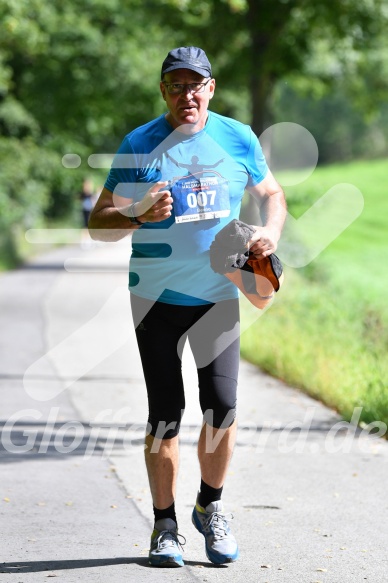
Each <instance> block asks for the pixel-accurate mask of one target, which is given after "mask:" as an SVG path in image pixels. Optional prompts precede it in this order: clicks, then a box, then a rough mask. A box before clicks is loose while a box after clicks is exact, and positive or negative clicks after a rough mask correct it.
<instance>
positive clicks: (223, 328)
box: [131, 294, 240, 439]
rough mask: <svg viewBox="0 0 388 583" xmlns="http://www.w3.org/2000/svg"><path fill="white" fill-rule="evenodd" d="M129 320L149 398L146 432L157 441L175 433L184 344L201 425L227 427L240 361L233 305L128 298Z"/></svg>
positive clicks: (181, 408) (182, 406)
mask: <svg viewBox="0 0 388 583" xmlns="http://www.w3.org/2000/svg"><path fill="white" fill-rule="evenodd" d="M131 305H132V316H133V320H134V324H135V329H136V337H137V342H138V346H139V351H140V357H141V361H142V365H143V371H144V378H145V382H146V386H147V394H148V407H149V416H148V431H149V432H150V433H151V435H153V436H155V437H158V438H160V439H171V438H172V437H175V436H176V435H178V433H179V428H180V423H181V419H182V415H183V412H184V409H185V393H184V387H183V379H182V352H183V347H184V344H185V342H186V340H187V339H188V340H189V343H190V348H191V350H192V352H193V356H194V359H195V363H196V367H197V372H198V385H199V402H200V406H201V410H202V413H203V415H204V421H205V422H206V423H208V424H209V425H210V426H212V427H216V428H226V427H230V426H231V425H232V423H233V421H234V419H235V416H236V392H237V376H238V367H239V361H240V327H239V326H240V325H239V303H238V300H224V301H222V302H218V303H216V304H206V305H201V306H180V305H175V304H174V305H172V304H166V303H162V302H152V301H150V300H147V299H144V298H141V297H139V296H135V295H134V294H131Z"/></svg>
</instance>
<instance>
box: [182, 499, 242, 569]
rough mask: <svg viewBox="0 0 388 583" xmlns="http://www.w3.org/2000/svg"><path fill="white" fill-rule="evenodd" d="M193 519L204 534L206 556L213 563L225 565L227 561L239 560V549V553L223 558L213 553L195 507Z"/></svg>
mask: <svg viewBox="0 0 388 583" xmlns="http://www.w3.org/2000/svg"><path fill="white" fill-rule="evenodd" d="M191 520H192V523H193V524H194V526H195V528H196V529H197V530H198V532H199V534H202V536H203V538H204V539H205V551H206V556H207V558H208V559H209V561H210V562H211V563H213V564H214V565H225V564H226V563H234V562H235V561H237V559H238V558H239V556H240V553H239V551H238V550H237V554H236V556H234V557H227V556H225V555H224V556H223V557H222V558H221V557H220V556H218V555H212V554H211V552H210V551H209V549H208V547H207V541H206V536H205V535H204V533H203V532H202V531H201V530H200V529H201V523H200V522H199V520H198V518H197V515H196V510H195V508H194V510H193V514H192V515H191Z"/></svg>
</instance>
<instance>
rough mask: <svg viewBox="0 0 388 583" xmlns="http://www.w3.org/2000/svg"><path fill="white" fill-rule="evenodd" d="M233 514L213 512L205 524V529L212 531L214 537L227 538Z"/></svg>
mask: <svg viewBox="0 0 388 583" xmlns="http://www.w3.org/2000/svg"><path fill="white" fill-rule="evenodd" d="M232 518H233V514H232V513H228V514H221V513H220V512H212V514H211V515H210V516H209V518H208V519H207V520H206V521H205V522H204V524H203V530H205V531H206V532H208V531H210V532H212V534H213V535H214V538H216V539H221V538H225V537H226V536H227V535H228V533H229V525H228V522H229V521H230V520H232Z"/></svg>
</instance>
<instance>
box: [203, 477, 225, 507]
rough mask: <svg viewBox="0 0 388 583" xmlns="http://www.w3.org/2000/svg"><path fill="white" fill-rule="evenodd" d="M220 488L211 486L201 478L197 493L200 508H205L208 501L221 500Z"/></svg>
mask: <svg viewBox="0 0 388 583" xmlns="http://www.w3.org/2000/svg"><path fill="white" fill-rule="evenodd" d="M222 488H223V486H221V488H212V487H211V486H209V485H208V484H206V483H205V482H204V481H203V480H202V479H201V489H200V491H199V495H198V503H199V504H200V506H202V508H206V506H208V504H210V502H216V501H217V500H221V494H222Z"/></svg>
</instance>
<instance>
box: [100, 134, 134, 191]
mask: <svg viewBox="0 0 388 583" xmlns="http://www.w3.org/2000/svg"><path fill="white" fill-rule="evenodd" d="M137 174H138V169H137V162H136V155H135V153H134V151H133V149H132V145H131V141H130V138H129V136H125V138H124V140H123V141H122V143H121V145H120V147H119V149H118V150H117V153H116V155H115V157H114V158H113V162H112V166H111V169H110V171H109V174H108V177H107V179H106V181H105V184H104V186H105V188H107V189H108V190H109V191H110V192H114V193H115V194H118V195H119V196H123V197H126V198H135V195H136V192H137V186H136V183H137V181H138V176H137Z"/></svg>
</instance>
